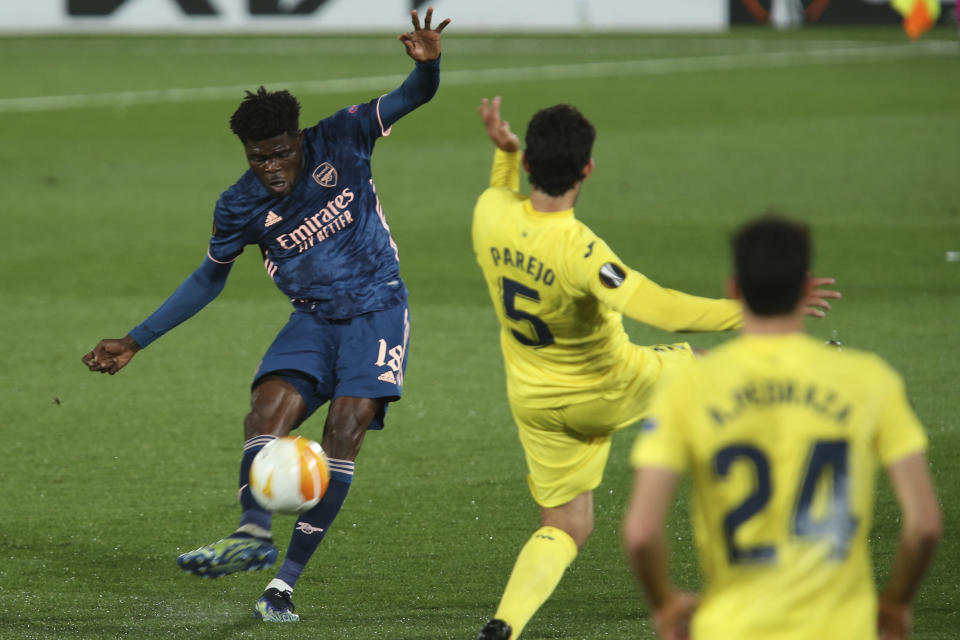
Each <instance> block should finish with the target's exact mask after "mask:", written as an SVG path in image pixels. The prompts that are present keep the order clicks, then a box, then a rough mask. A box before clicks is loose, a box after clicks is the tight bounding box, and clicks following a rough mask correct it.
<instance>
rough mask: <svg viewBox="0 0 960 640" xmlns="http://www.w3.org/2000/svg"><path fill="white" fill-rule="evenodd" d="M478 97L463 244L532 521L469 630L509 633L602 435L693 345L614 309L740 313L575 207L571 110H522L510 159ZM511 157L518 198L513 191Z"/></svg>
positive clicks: (678, 319)
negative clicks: (611, 235) (495, 595)
mask: <svg viewBox="0 0 960 640" xmlns="http://www.w3.org/2000/svg"><path fill="white" fill-rule="evenodd" d="M479 110H480V114H481V117H482V119H483V121H484V123H485V125H486V127H487V133H488V135H489V136H490V138H491V140H492V141H493V142H494V144H495V145H496V147H497V150H496V151H495V155H494V162H493V170H492V175H491V179H490V188H489V189H487V190H486V191H484V192H483V194H482V195H481V196H480V198H479V200H478V201H477V205H476V208H475V210H474V216H473V248H474V251H475V253H476V256H477V262H478V263H479V264H480V267H481V269H482V270H483V275H484V278H485V279H486V282H487V286H488V288H489V291H490V296H491V299H492V301H493V304H494V308H495V310H496V313H497V317H498V319H499V320H500V326H501V331H500V345H501V348H502V351H503V358H504V364H505V367H506V373H507V395H508V398H509V402H510V408H511V411H512V413H513V417H514V420H515V421H516V423H517V428H518V431H519V436H520V441H521V444H522V445H523V449H524V453H525V455H526V460H527V467H528V470H529V474H528V483H529V486H530V491H531V493H532V494H533V498H534V500H535V501H536V502H537V504H538V505H539V506H540V512H541V524H542V527H541V528H540V529H538V530H537V531H536V532H534V534H533V535H532V536H531V537H530V539H529V540H528V542H527V543H526V545H525V546H524V547H523V548H522V550H521V551H520V555H519V556H518V558H517V561H516V564H515V566H514V569H513V572H512V573H511V576H510V579H509V581H508V583H507V587H506V590H505V591H504V594H503V597H502V598H501V601H500V605H499V607H498V609H497V611H496V614H495V616H494V618H493V619H492V620H490V622H489V623H487V625H486V626H485V627H484V628H483V630H482V631H481V632H480V635H479V636H478V638H479V639H484V640H497V639H507V638H514V639H515V638H518V637H519V636H520V633H521V631H522V630H523V628H524V626H525V625H526V624H527V622H528V621H529V620H530V618H531V617H532V616H533V614H534V613H536V611H537V609H538V608H539V607H540V606H541V605H542V604H543V603H544V602H545V601H546V600H547V598H548V597H549V596H550V594H551V593H552V592H553V590H554V588H555V587H556V585H557V584H558V583H559V582H560V579H561V578H562V576H563V573H564V571H565V570H566V568H567V567H568V566H569V565H570V563H571V562H572V561H573V559H574V558H575V557H576V555H577V552H578V550H579V549H580V548H581V547H582V546H583V544H584V543H585V542H586V540H587V537H588V536H589V535H590V532H591V530H592V529H593V489H595V488H596V487H597V486H598V485H599V484H600V481H601V480H602V478H603V469H604V467H605V465H606V461H607V457H608V455H609V452H610V439H611V434H612V433H613V432H615V431H617V430H618V429H622V428H624V427H626V426H628V425H630V424H632V423H634V422H636V421H637V420H639V419H641V418H642V417H643V416H644V415H645V414H646V412H647V407H648V404H649V401H650V396H651V392H652V390H653V389H654V387H655V386H656V385H658V384H659V383H660V382H661V381H663V380H664V379H665V378H666V377H668V376H669V375H671V373H672V372H673V370H675V369H678V368H680V367H681V366H684V365H686V364H687V363H688V362H690V361H691V360H692V358H693V353H692V350H691V348H690V345H689V344H687V343H679V344H673V345H660V346H654V347H642V346H638V345H635V344H631V343H630V340H629V338H628V336H627V334H626V332H625V331H624V329H623V323H622V315H623V314H626V315H627V316H629V317H631V318H633V319H635V320H639V321H640V322H644V323H647V324H650V325H653V326H655V327H659V328H662V329H666V330H671V331H723V330H727V329H734V328H736V327H738V326H740V323H741V318H742V313H741V308H740V305H739V304H738V303H737V302H735V301H734V300H714V299H709V298H700V297H697V296H691V295H687V294H684V293H680V292H678V291H673V290H670V289H665V288H663V287H661V286H659V285H657V284H656V283H654V282H652V281H650V280H649V279H647V278H646V277H644V276H643V275H642V274H640V273H638V272H637V271H634V270H632V269H630V268H629V267H627V266H625V265H624V263H623V262H622V261H621V260H620V259H619V258H618V257H617V256H616V255H615V254H614V253H613V251H612V250H611V249H610V247H608V246H607V244H606V243H605V242H604V241H603V240H602V239H600V238H599V237H598V236H597V235H596V234H594V233H593V232H592V231H590V229H589V228H587V226H586V225H584V224H583V223H581V222H579V221H578V220H577V219H576V218H575V217H574V212H573V204H574V202H575V200H576V198H577V195H578V194H579V191H580V187H581V185H582V183H583V181H584V180H585V179H586V178H588V177H589V176H590V174H591V172H592V171H593V166H594V165H593V160H592V159H591V157H590V154H591V149H592V145H593V140H594V137H595V132H594V128H593V126H592V125H591V124H590V122H589V121H588V120H587V119H586V118H584V117H583V116H582V115H581V114H580V113H579V112H578V111H577V110H576V109H574V108H573V107H571V106H569V105H558V106H555V107H551V108H548V109H543V110H541V111H540V112H538V113H537V114H536V115H534V117H533V119H532V120H531V121H530V124H529V126H528V129H527V134H526V149H525V151H524V153H523V156H522V158H521V153H520V142H519V139H518V138H517V136H516V135H514V134H513V133H512V132H511V131H510V127H509V125H508V124H507V123H506V122H504V121H502V120H501V119H500V99H499V98H494V100H493V101H492V102H488V101H487V100H486V99H484V100H483V102H482V104H481V106H480V109H479ZM521 160H522V163H523V165H524V168H525V169H526V170H527V171H528V173H529V177H530V185H531V195H530V196H529V197H527V196H524V195H521V194H520V193H518V188H519V168H520V164H521ZM817 282H818V283H819V284H830V283H832V280H831V279H829V278H824V279H820V280H817ZM838 295H839V294H837V293H836V292H832V291H820V290H816V291H812V292H811V300H810V302H811V303H812V304H813V305H819V306H822V307H825V308H829V304H828V303H827V301H826V300H825V299H824V298H826V297H837V296H838ZM810 313H811V314H814V315H821V316H822V315H823V314H822V311H820V310H819V309H815V308H813V307H811V311H810Z"/></svg>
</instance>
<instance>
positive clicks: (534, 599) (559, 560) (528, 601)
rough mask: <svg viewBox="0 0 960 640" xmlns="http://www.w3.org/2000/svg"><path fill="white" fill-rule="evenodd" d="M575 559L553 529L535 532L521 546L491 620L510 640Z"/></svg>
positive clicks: (565, 537)
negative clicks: (500, 623)
mask: <svg viewBox="0 0 960 640" xmlns="http://www.w3.org/2000/svg"><path fill="white" fill-rule="evenodd" d="M576 557H577V544H576V543H575V542H574V541H573V538H571V537H570V535H569V534H568V533H566V532H565V531H562V530H561V529H557V528H556V527H541V528H540V529H537V531H535V532H534V534H533V535H532V536H531V537H530V539H529V540H527V543H526V544H525V545H523V548H522V549H521V550H520V555H519V556H517V562H516V563H515V564H514V565H513V573H511V574H510V580H509V581H508V582H507V588H506V589H505V590H504V592H503V597H502V598H500V607H499V608H498V609H497V613H496V615H495V616H494V617H495V618H498V619H500V620H503V621H504V622H506V623H507V624H509V625H510V626H511V627H512V628H513V633H512V634H511V636H510V638H511V640H516V638H519V637H520V632H521V631H523V628H524V627H525V626H526V625H527V622H529V621H530V618H532V617H533V614H535V613H536V612H537V609H539V608H540V606H541V605H542V604H543V603H544V602H546V601H547V598H549V597H550V594H551V593H553V590H554V589H555V588H556V586H557V585H558V584H560V579H561V578H562V577H563V572H564V571H566V570H567V567H569V566H570V563H571V562H573V559H574V558H576Z"/></svg>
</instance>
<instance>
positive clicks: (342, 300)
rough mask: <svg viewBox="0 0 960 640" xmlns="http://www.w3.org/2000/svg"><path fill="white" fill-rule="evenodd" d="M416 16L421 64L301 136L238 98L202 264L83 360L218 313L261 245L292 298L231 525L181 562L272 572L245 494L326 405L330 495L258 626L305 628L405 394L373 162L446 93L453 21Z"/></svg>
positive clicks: (406, 36)
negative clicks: (310, 577)
mask: <svg viewBox="0 0 960 640" xmlns="http://www.w3.org/2000/svg"><path fill="white" fill-rule="evenodd" d="M411 15H412V21H413V27H414V28H413V31H410V32H407V33H403V34H401V35H400V36H399V39H400V41H401V42H402V43H403V44H404V46H405V48H406V52H407V54H408V55H409V56H410V57H411V58H413V60H414V61H415V62H416V66H415V68H414V70H413V71H412V72H411V73H410V75H409V76H408V77H407V79H406V80H405V81H404V82H403V84H402V85H401V86H400V87H399V88H397V89H395V90H394V91H392V92H390V93H388V94H386V95H384V96H382V97H380V98H378V99H375V100H371V101H370V102H368V103H366V104H360V105H354V106H351V107H348V108H346V109H342V110H340V111H338V112H337V113H335V114H334V115H332V116H330V117H328V118H326V119H324V120H321V121H320V122H319V123H318V124H317V125H316V126H314V127H310V128H308V129H305V130H300V128H299V112H300V105H299V103H298V102H297V100H296V98H294V97H293V96H292V95H290V94H289V93H288V92H286V91H277V92H268V91H266V90H265V89H264V88H263V87H261V88H260V89H259V91H258V92H257V93H255V94H251V93H248V94H247V97H246V98H245V99H244V100H243V102H242V103H241V104H240V106H239V108H238V109H237V110H236V112H235V113H234V114H233V116H232V117H231V119H230V128H231V129H232V130H233V132H234V133H235V134H236V135H237V136H238V137H239V138H240V141H241V142H242V143H243V147H244V151H245V154H246V158H247V161H248V163H249V165H250V170H249V171H247V172H246V173H244V174H243V176H241V178H240V179H239V180H238V181H237V182H236V183H235V184H234V185H233V186H232V187H230V188H229V189H227V191H225V192H224V193H223V194H222V195H221V196H220V198H219V200H218V201H217V204H216V208H215V210H214V228H213V236H212V238H211V239H210V246H209V249H208V252H207V257H206V259H205V260H204V261H203V264H201V265H200V267H199V268H197V269H196V271H194V272H193V273H192V274H191V275H190V276H189V277H188V278H187V279H186V280H185V281H184V282H183V284H181V285H180V287H179V288H178V289H177V290H176V291H175V292H174V293H173V295H171V296H170V298H168V299H167V301H166V302H164V303H163V305H161V306H160V308H158V309H157V310H156V311H155V312H154V313H153V314H152V315H150V317H148V318H147V319H146V320H145V321H144V322H143V323H142V324H140V325H138V326H137V327H135V328H134V329H133V330H131V331H130V333H129V334H128V335H127V336H125V337H124V338H121V339H118V340H117V339H107V340H101V341H100V342H99V344H97V346H96V347H95V348H94V349H93V351H91V352H90V353H88V354H86V355H85V356H84V357H83V362H84V364H86V365H87V367H88V368H89V369H90V370H91V371H99V372H101V373H109V374H111V375H112V374H115V373H116V372H117V371H119V370H120V369H122V368H123V367H124V366H125V365H126V364H127V363H128V362H129V361H130V359H131V358H132V357H133V356H134V354H136V353H137V352H138V351H139V350H140V349H143V348H144V347H146V346H147V345H149V344H150V343H151V342H153V341H154V340H156V339H157V338H159V337H160V336H161V335H163V334H164V333H166V332H167V331H169V330H170V329H172V328H173V327H175V326H177V325H178V324H180V323H181V322H183V321H184V320H186V319H188V318H189V317H191V316H193V315H194V314H195V313H197V312H198V311H199V310H200V309H202V308H203V307H204V306H206V304H208V303H209V302H210V301H211V300H213V299H214V298H215V297H216V296H217V295H218V294H219V293H220V292H221V291H222V290H223V287H224V285H225V283H226V279H227V275H228V274H229V273H230V267H231V265H232V263H233V261H234V260H235V259H236V258H237V257H238V256H239V255H240V254H241V253H242V251H243V249H244V247H245V246H246V245H250V244H256V245H258V246H259V248H260V252H261V254H262V256H263V262H264V267H265V268H266V270H267V274H268V275H269V276H270V277H271V278H272V279H273V281H274V282H275V283H276V285H277V287H278V288H279V289H280V290H281V291H283V293H284V294H285V295H287V296H289V298H290V300H291V303H292V304H293V306H294V312H293V314H292V315H291V317H290V320H289V322H288V323H287V325H286V326H285V327H284V328H283V329H282V330H281V331H280V334H279V335H278V336H277V337H276V339H275V340H274V342H273V344H272V345H271V346H270V348H269V349H268V350H267V353H266V355H264V358H263V361H262V362H261V363H260V366H259V367H258V369H257V372H256V374H255V376H254V381H253V385H252V393H251V402H250V412H249V413H248V414H247V416H246V418H245V419H244V435H245V443H244V450H243V457H242V461H241V464H240V504H241V506H242V514H241V517H240V524H239V527H238V528H237V530H236V531H235V532H234V533H233V534H231V535H230V536H228V537H226V538H224V539H222V540H219V541H217V542H214V543H213V544H210V545H207V546H203V547H200V548H199V549H196V550H195V551H191V552H189V553H185V554H183V555H181V556H180V557H179V558H177V563H178V564H179V565H180V567H181V568H182V569H183V570H184V571H188V572H190V573H194V574H196V575H200V576H203V577H209V578H215V577H219V576H222V575H227V574H229V573H234V572H237V571H245V570H252V569H263V568H266V567H269V566H271V565H272V564H273V563H274V562H275V561H276V558H277V549H276V547H275V546H274V544H273V540H272V534H271V529H270V525H271V514H270V513H269V512H267V511H265V510H264V509H263V508H262V507H260V506H259V504H257V502H256V501H255V500H254V499H253V496H252V495H251V493H250V490H249V487H248V486H247V482H248V478H249V472H250V464H251V462H252V461H253V458H254V456H255V455H256V453H257V452H258V451H260V449H262V448H263V446H264V445H266V444H267V443H268V442H270V441H271V440H273V439H274V438H277V437H280V436H285V435H287V434H288V433H289V432H290V431H291V430H293V429H295V428H297V427H298V426H299V425H300V424H301V423H302V422H303V421H304V420H306V419H307V418H308V417H309V416H310V415H311V414H312V413H313V412H314V411H315V410H316V409H317V408H318V407H319V406H321V405H322V404H324V403H325V402H327V401H330V408H329V413H328V415H327V420H326V423H325V424H324V429H323V439H322V441H321V444H322V446H323V449H324V451H326V453H327V455H328V456H329V457H330V465H331V479H330V486H329V488H328V490H327V492H326V494H325V495H324V497H323V499H322V500H321V501H320V503H319V504H318V505H317V506H316V507H314V508H313V509H311V510H310V511H307V512H306V513H303V514H302V515H301V516H300V517H299V519H298V522H297V524H296V527H295V529H294V532H293V535H292V537H291V540H290V546H289V547H288V549H287V554H286V557H285V559H284V562H283V564H282V566H281V567H280V570H279V572H278V573H277V577H276V578H275V579H274V580H272V581H271V582H270V583H269V584H268V585H267V589H266V590H265V592H264V594H263V596H262V597H261V598H260V599H259V600H258V601H257V604H256V607H255V609H254V615H256V616H257V617H259V618H262V619H263V620H266V621H271V622H293V621H296V620H298V619H299V616H298V615H297V614H296V613H295V612H294V606H293V603H292V602H291V594H292V592H293V587H294V585H295V584H296V581H297V579H298V578H299V576H300V574H301V572H302V571H303V569H304V567H305V565H306V563H307V561H308V560H309V558H310V556H311V555H312V554H313V552H314V550H315V549H316V548H317V546H318V545H319V543H320V541H321V540H322V539H323V536H324V535H325V533H326V531H327V529H328V528H329V527H330V525H331V523H332V522H333V520H334V518H335V517H336V515H337V512H338V511H339V510H340V507H341V505H342V504H343V501H344V499H345V498H346V495H347V491H348V490H349V488H350V481H351V478H352V476H353V470H354V460H355V458H356V456H357V454H358V453H359V451H360V446H361V444H362V443H363V438H364V436H365V435H366V431H367V429H368V428H371V429H380V428H382V427H383V420H384V414H385V412H386V408H387V404H388V403H389V402H391V401H394V400H398V399H399V398H400V395H401V390H402V386H403V373H404V370H405V368H406V352H407V344H408V339H409V327H410V325H409V313H408V307H407V292H406V289H405V287H404V285H403V281H402V280H401V279H400V272H399V265H398V255H397V246H396V244H395V243H394V241H393V238H392V236H391V234H390V228H389V226H387V222H386V219H385V218H384V215H383V210H382V208H381V206H380V202H379V200H378V199H377V194H376V191H375V188H374V184H373V179H372V177H371V169H370V154H371V152H372V151H373V146H374V144H375V142H376V140H377V139H378V138H379V137H380V136H385V135H388V134H389V132H390V127H391V125H392V124H393V123H394V122H396V121H397V120H399V119H400V118H401V117H402V116H404V115H406V114H407V113H409V112H410V111H412V110H413V109H415V108H417V107H418V106H420V105H422V104H424V103H426V102H427V101H429V100H430V99H431V98H432V97H433V95H434V93H435V92H436V90H437V87H438V86H439V81H440V33H441V31H443V29H444V27H446V26H447V24H449V22H450V20H449V19H447V20H444V21H443V22H441V23H440V25H439V26H437V27H436V28H431V19H432V15H433V9H432V8H431V9H429V10H428V11H427V14H426V16H425V19H424V23H423V26H422V27H421V25H420V18H419V16H418V15H417V12H416V11H413V12H412V13H411Z"/></svg>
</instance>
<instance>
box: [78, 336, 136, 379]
mask: <svg viewBox="0 0 960 640" xmlns="http://www.w3.org/2000/svg"><path fill="white" fill-rule="evenodd" d="M137 351H140V345H138V344H137V343H136V342H134V340H133V338H131V337H130V336H125V337H123V338H120V339H119V340H113V339H109V338H107V339H105V340H101V341H100V342H98V343H97V346H95V347H94V348H93V351H91V352H90V353H88V354H86V355H85V356H83V358H81V361H82V362H83V364H85V365H87V368H88V369H90V371H99V372H100V373H109V374H110V375H113V374H115V373H116V372H117V371H120V369H123V367H124V366H126V364H127V363H128V362H130V359H131V358H132V357H133V356H134V355H135V354H136V353H137Z"/></svg>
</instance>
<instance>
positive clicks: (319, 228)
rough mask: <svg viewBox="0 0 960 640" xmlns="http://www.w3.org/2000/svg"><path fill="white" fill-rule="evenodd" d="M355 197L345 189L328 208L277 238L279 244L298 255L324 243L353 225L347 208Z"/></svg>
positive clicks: (328, 203) (308, 217)
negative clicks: (294, 250)
mask: <svg viewBox="0 0 960 640" xmlns="http://www.w3.org/2000/svg"><path fill="white" fill-rule="evenodd" d="M354 197H355V196H354V195H353V191H351V190H350V189H349V188H345V189H344V190H343V191H341V192H340V193H339V194H338V195H337V197H335V198H333V199H332V200H330V201H329V202H327V206H325V207H324V208H323V209H320V211H318V212H317V213H315V214H313V215H312V216H307V217H305V218H304V219H303V221H302V222H301V223H300V226H299V227H297V228H296V229H294V230H293V231H289V232H287V233H281V234H280V235H279V236H277V237H276V241H277V244H279V245H280V246H281V247H282V248H284V249H287V250H291V249H297V253H303V252H304V251H306V250H307V249H309V248H310V247H312V246H314V245H316V244H317V243H318V242H323V241H324V240H326V239H327V238H329V237H330V236H332V235H334V234H336V233H337V232H339V231H341V230H342V229H343V228H344V227H346V226H348V225H350V224H353V214H351V213H350V210H349V209H347V206H348V205H349V204H350V203H351V202H353V200H354Z"/></svg>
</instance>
